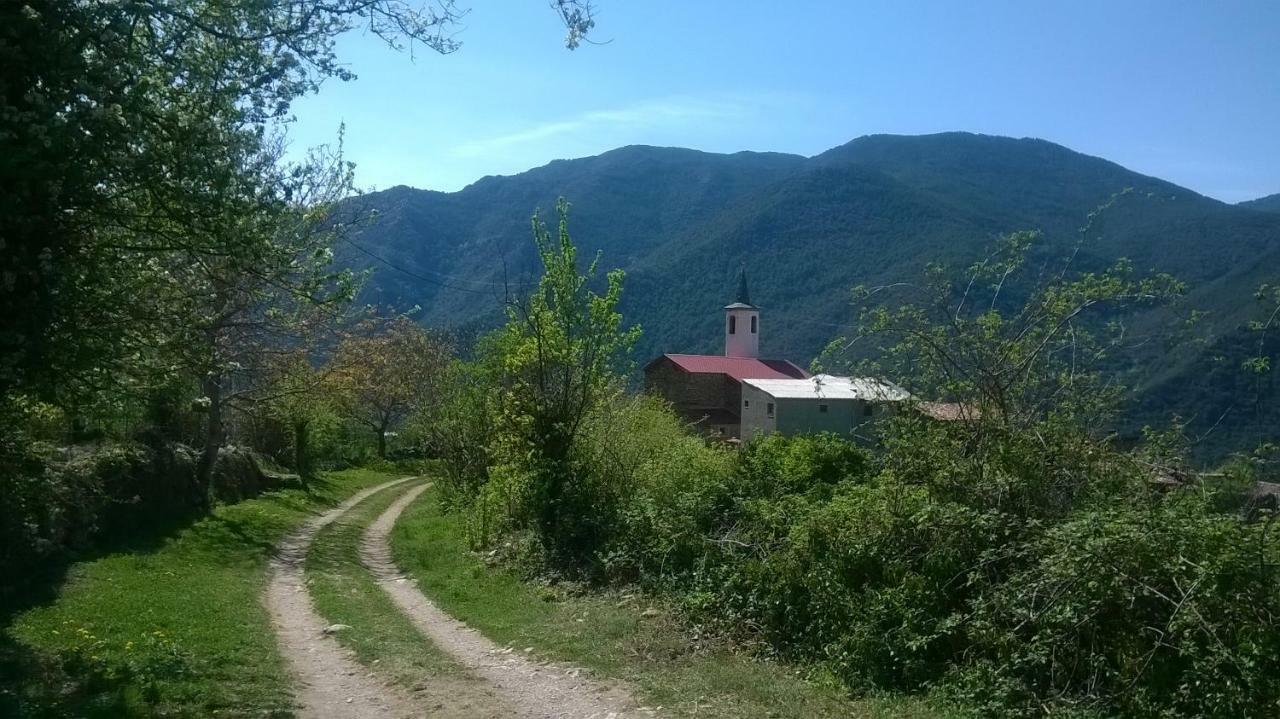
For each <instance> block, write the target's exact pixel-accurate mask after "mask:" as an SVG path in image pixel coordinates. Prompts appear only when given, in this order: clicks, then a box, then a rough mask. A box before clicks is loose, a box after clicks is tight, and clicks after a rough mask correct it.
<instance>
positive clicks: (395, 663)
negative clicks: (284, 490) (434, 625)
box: [306, 485, 463, 689]
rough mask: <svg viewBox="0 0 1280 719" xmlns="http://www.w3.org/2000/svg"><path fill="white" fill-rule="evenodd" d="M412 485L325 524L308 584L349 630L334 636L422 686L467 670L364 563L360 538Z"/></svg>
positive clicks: (382, 668) (324, 610) (319, 603)
mask: <svg viewBox="0 0 1280 719" xmlns="http://www.w3.org/2000/svg"><path fill="white" fill-rule="evenodd" d="M411 487H412V485H409V486H403V487H399V488H395V489H391V490H388V491H384V492H379V493H378V494H375V495H373V496H372V497H370V498H368V499H366V500H365V501H363V502H361V503H360V504H359V505H357V506H356V507H355V508H354V509H353V510H351V511H350V512H348V513H347V514H346V515H345V516H344V517H343V518H342V519H341V520H339V521H337V522H334V523H333V524H331V525H329V526H328V527H325V528H324V529H323V530H322V531H321V532H320V534H319V535H318V536H317V537H316V540H315V543H314V544H312V545H311V552H310V553H309V554H308V555H307V565H306V572H307V586H308V589H309V591H310V592H311V598H312V601H313V602H314V603H315V607H316V610H317V611H318V612H319V613H320V615H321V616H323V617H324V618H325V621H327V622H329V623H330V624H345V625H347V626H350V627H351V629H350V630H344V631H340V632H338V633H337V634H336V635H335V636H336V637H337V638H338V641H339V642H341V643H342V644H343V645H345V646H347V647H350V648H351V649H352V650H353V651H354V652H355V653H356V657H357V658H358V659H359V660H360V662H361V663H363V664H365V665H366V666H371V667H376V668H377V670H378V672H379V673H381V674H384V675H385V676H388V677H390V678H391V679H393V680H395V681H396V682H398V683H400V684H401V685H403V686H406V687H410V688H415V689H418V688H422V687H423V686H424V685H423V682H424V680H425V679H426V678H428V677H430V678H439V677H441V676H461V675H462V673H463V670H462V668H461V667H459V666H458V665H457V664H455V663H454V662H453V661H452V660H451V659H449V658H448V657H447V656H446V655H445V654H444V653H443V652H441V651H439V650H438V649H436V648H435V647H434V646H433V645H432V644H431V643H430V642H428V641H427V640H425V639H423V638H422V637H421V636H420V635H419V634H418V630H417V629H416V628H415V627H414V626H413V623H412V622H410V621H409V620H408V619H407V618H405V616H404V615H403V614H402V613H401V612H400V610H399V609H398V608H397V607H396V605H395V604H394V603H393V602H392V601H391V598H390V597H388V596H387V594H386V592H384V591H382V588H381V587H379V586H378V584H377V582H376V581H374V579H373V575H371V574H370V573H369V572H368V571H367V570H365V568H364V567H363V566H362V565H361V564H360V539H361V536H362V535H363V534H364V530H365V528H366V527H367V526H369V524H370V523H372V522H373V521H374V520H375V519H377V518H378V515H380V514H382V512H383V511H385V510H386V509H387V507H388V506H390V505H391V503H392V502H394V501H395V500H396V499H397V498H398V497H399V496H400V495H401V494H403V492H404V491H406V490H408V489H410V488H411Z"/></svg>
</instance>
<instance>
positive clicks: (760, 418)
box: [644, 272, 972, 440]
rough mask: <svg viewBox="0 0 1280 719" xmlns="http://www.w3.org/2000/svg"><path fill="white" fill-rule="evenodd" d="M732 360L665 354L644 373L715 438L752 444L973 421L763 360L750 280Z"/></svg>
mask: <svg viewBox="0 0 1280 719" xmlns="http://www.w3.org/2000/svg"><path fill="white" fill-rule="evenodd" d="M724 315H725V319H724V355H691V354H663V355H661V356H659V357H657V358H656V359H654V360H653V361H652V362H650V363H649V364H647V365H645V368H644V386H645V391H647V392H649V393H651V394H655V395H658V396H660V397H662V398H664V399H666V400H667V401H668V402H670V403H671V406H672V407H673V408H674V409H675V411H676V413H677V414H678V415H680V417H681V418H682V419H683V420H684V421H685V422H688V423H689V424H690V425H691V426H693V427H695V428H698V429H700V430H701V431H703V432H705V433H706V434H708V435H712V436H718V437H724V438H728V439H741V440H750V439H754V438H755V437H761V436H764V435H766V434H771V433H774V432H778V433H781V434H806V433H813V432H834V433H836V434H839V435H845V436H847V435H850V434H852V433H854V432H856V431H857V430H858V429H859V428H861V427H863V426H864V425H866V424H867V423H868V422H871V421H874V420H876V419H877V418H879V417H881V416H883V415H885V414H886V413H888V412H890V411H893V410H895V409H897V408H899V407H903V406H909V407H911V408H912V409H914V410H915V411H919V412H921V413H922V414H924V415H925V416H927V417H931V418H933V419H937V420H942V421H951V420H959V419H965V418H967V417H966V415H968V414H972V412H966V411H964V408H963V407H961V406H960V405H954V404H944V403H939V402H917V401H915V400H914V398H913V397H912V396H911V394H910V393H909V392H907V391H906V390H905V389H903V388H901V387H899V386H898V385H896V384H894V383H892V382H889V381H887V380H883V379H876V378H871V377H837V376H834V375H826V374H820V375H817V376H815V377H810V376H809V374H808V373H807V372H805V371H804V370H803V369H801V368H800V367H798V366H796V365H795V364H793V363H792V362H790V361H788V360H785V359H761V358H760V357H759V354H760V332H761V325H760V308H759V307H756V306H755V305H753V304H751V297H750V295H749V293H748V291H747V277H746V273H745V272H742V273H740V274H739V276H738V295H737V298H736V299H735V300H734V302H733V303H732V304H729V305H727V306H725V308H724Z"/></svg>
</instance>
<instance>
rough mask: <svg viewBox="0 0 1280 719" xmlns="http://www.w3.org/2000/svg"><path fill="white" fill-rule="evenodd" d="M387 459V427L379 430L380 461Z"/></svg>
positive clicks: (383, 426)
mask: <svg viewBox="0 0 1280 719" xmlns="http://www.w3.org/2000/svg"><path fill="white" fill-rule="evenodd" d="M386 458H387V425H385V424H384V425H382V426H381V427H379V428H378V459H386Z"/></svg>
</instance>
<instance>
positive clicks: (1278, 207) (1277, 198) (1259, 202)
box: [1239, 192, 1280, 212]
mask: <svg viewBox="0 0 1280 719" xmlns="http://www.w3.org/2000/svg"><path fill="white" fill-rule="evenodd" d="M1239 206H1240V207H1247V208H1248V209H1250V210H1262V211H1263V212H1280V192H1277V193H1276V194H1274V195H1267V196H1266V197H1259V198H1258V199H1256V200H1247V201H1245V202H1241V203H1240V205H1239Z"/></svg>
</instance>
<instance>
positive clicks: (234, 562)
mask: <svg viewBox="0 0 1280 719" xmlns="http://www.w3.org/2000/svg"><path fill="white" fill-rule="evenodd" d="M389 478H390V477H389V476H387V475H385V474H380V473H377V472H368V471H349V472H340V473H333V474H329V475H327V476H326V477H325V479H324V480H322V481H320V482H317V483H316V484H315V486H314V487H313V493H312V494H311V495H308V494H306V493H304V492H302V491H300V490H292V489H291V490H284V491H279V492H273V493H269V494H266V495H263V496H262V497H259V498H256V499H252V500H248V501H245V502H240V503H238V504H233V505H227V506H222V507H218V508H217V509H216V510H215V511H214V512H213V513H212V514H211V515H210V516H208V517H205V518H203V519H201V520H199V521H197V522H195V523H193V524H191V525H190V526H188V527H187V528H185V529H183V530H181V531H179V532H177V533H175V534H173V535H172V536H169V537H167V538H165V539H164V540H163V541H160V542H157V543H155V544H154V546H153V547H150V548H148V549H146V550H143V551H139V550H137V549H134V550H132V551H120V552H117V553H111V554H106V555H105V556H102V557H100V558H97V559H94V560H91V561H85V562H82V563H79V564H76V565H73V566H71V567H70V568H69V570H68V573H67V575H66V577H65V580H64V582H63V584H62V585H61V586H60V587H59V588H58V589H57V591H56V593H55V594H53V595H52V597H51V598H50V599H49V600H47V601H45V602H44V603H43V604H41V605H39V606H35V607H31V608H28V609H26V610H24V611H21V612H18V613H16V614H15V615H13V616H12V617H11V619H10V621H9V622H8V623H7V624H6V625H5V626H3V627H0V691H2V692H3V693H0V715H3V716H28V717H43V716H77V717H79V716H87V717H128V716H155V715H165V716H192V717H196V716H198V717H205V716H211V715H213V714H215V713H216V714H217V715H218V716H255V717H262V716H287V715H289V714H290V711H291V710H290V695H289V690H288V686H289V682H288V679H287V677H286V675H285V668H284V665H283V661H282V659H281V657H280V656H279V654H278V653H277V650H276V645H275V638H274V635H273V634H272V631H271V627H270V623H269V619H268V616H267V613H266V609H265V608H264V606H263V603H262V591H263V588H264V583H265V581H266V567H267V562H268V560H269V557H270V553H271V550H272V548H273V547H274V546H275V544H276V543H277V542H278V541H279V540H280V539H281V538H282V537H283V536H284V535H285V534H287V533H288V532H289V531H290V530H292V529H293V528H295V527H297V526H298V525H299V524H300V523H301V522H303V521H304V520H305V519H306V518H307V517H309V516H311V515H312V514H314V513H316V512H317V511H319V510H321V509H323V508H326V507H330V506H332V505H334V504H336V503H337V502H338V501H340V500H341V499H342V498H344V497H346V496H348V495H350V494H352V493H353V492H355V491H357V490H358V489H360V488H362V487H365V486H368V485H371V484H375V483H377V482H381V481H386V480H387V479H389Z"/></svg>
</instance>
